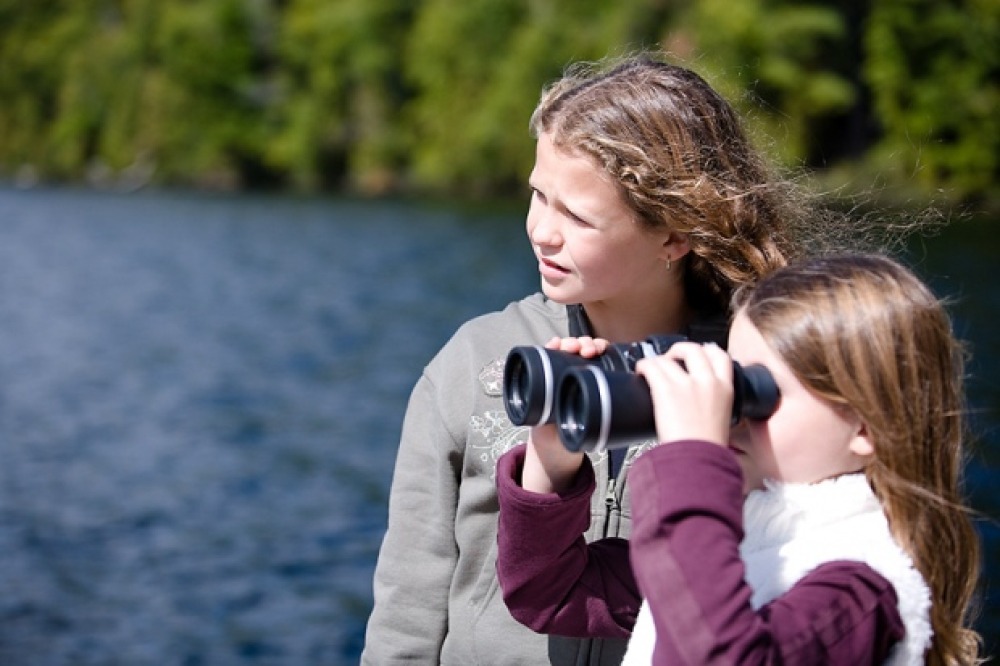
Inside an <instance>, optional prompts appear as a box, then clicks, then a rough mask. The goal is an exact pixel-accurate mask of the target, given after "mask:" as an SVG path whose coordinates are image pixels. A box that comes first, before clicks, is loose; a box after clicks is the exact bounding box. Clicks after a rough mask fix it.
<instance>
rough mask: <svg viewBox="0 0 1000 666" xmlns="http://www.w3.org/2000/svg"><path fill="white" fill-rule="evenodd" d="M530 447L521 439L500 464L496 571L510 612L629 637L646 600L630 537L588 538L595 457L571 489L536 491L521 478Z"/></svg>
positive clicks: (556, 629) (559, 631)
mask: <svg viewBox="0 0 1000 666" xmlns="http://www.w3.org/2000/svg"><path fill="white" fill-rule="evenodd" d="M524 454H525V447H524V446H518V447H517V448H515V449H513V450H512V451H509V452H508V453H506V454H505V455H504V456H503V457H502V458H501V459H500V460H499V462H498V464H497V491H498V497H499V501H500V514H499V529H498V535H497V545H498V554H497V576H498V578H499V581H500V588H501V590H502V591H503V598H504V601H505V602H506V603H507V607H508V608H509V609H510V612H511V615H513V616H514V618H516V619H517V620H518V621H519V622H521V623H522V624H524V625H527V626H528V627H530V628H531V629H533V630H534V631H537V632H540V633H547V634H555V635H560V636H573V637H578V638H626V637H628V636H629V635H630V633H631V631H632V626H633V625H634V624H635V617H636V614H637V613H638V610H639V604H640V599H639V591H638V588H637V587H636V583H635V579H634V578H633V576H632V568H631V566H630V564H629V559H628V542H627V541H625V540H624V539H601V540H599V541H595V542H593V543H591V544H589V545H588V544H587V543H586V542H585V540H584V538H583V534H584V532H585V531H586V530H587V529H588V528H589V527H590V498H591V495H592V494H593V492H594V486H595V484H594V472H593V469H592V468H591V466H590V462H589V460H585V461H584V466H583V468H581V470H580V473H579V474H578V475H577V478H576V480H575V482H574V484H573V487H572V488H570V489H569V490H567V491H566V492H565V493H562V494H555V493H551V494H547V493H533V492H530V491H527V490H524V489H523V488H521V486H520V481H521V468H522V466H523V464H524Z"/></svg>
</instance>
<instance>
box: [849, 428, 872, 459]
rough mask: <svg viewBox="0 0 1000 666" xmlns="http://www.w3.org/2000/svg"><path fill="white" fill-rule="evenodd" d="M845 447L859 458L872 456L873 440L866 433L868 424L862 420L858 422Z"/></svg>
mask: <svg viewBox="0 0 1000 666" xmlns="http://www.w3.org/2000/svg"><path fill="white" fill-rule="evenodd" d="M847 448H848V449H849V450H850V451H851V453H853V454H854V455H856V456H859V457H861V458H872V457H874V456H875V442H873V441H872V438H871V436H870V435H869V434H868V426H867V425H865V423H864V422H863V421H859V422H858V428H857V431H855V433H854V436H853V437H851V441H850V442H849V443H848V445H847Z"/></svg>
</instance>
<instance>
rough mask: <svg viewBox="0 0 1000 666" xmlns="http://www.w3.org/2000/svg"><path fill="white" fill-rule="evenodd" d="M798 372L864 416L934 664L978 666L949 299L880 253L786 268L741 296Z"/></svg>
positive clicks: (960, 362) (876, 475)
mask: <svg viewBox="0 0 1000 666" xmlns="http://www.w3.org/2000/svg"><path fill="white" fill-rule="evenodd" d="M734 309H738V310H740V311H742V312H744V313H745V314H746V316H747V317H748V318H749V320H750V321H751V322H752V323H753V324H754V326H755V327H756V328H757V329H758V330H759V331H760V333H761V335H762V336H763V337H764V339H765V340H766V341H767V343H768V344H769V345H770V346H771V348H772V349H773V350H774V351H775V352H776V353H778V354H779V355H780V356H781V358H782V359H783V360H784V361H785V362H786V363H787V364H788V366H789V367H790V368H791V369H792V371H793V372H794V373H795V375H796V376H797V377H798V379H799V380H800V381H801V382H802V383H803V385H805V386H806V387H808V388H809V389H810V390H812V391H813V392H815V393H816V394H817V395H819V396H821V397H822V398H824V399H826V400H828V401H830V402H831V403H833V404H836V405H843V406H845V407H847V408H849V409H851V410H853V411H854V412H855V413H857V414H858V415H859V417H860V418H861V420H862V422H863V423H864V424H865V425H866V427H867V428H868V432H869V435H870V436H871V437H872V440H873V442H874V446H875V456H874V460H873V461H872V462H871V463H870V464H869V465H868V467H867V468H866V470H865V474H866V476H867V478H868V480H869V483H870V484H871V486H872V489H873V490H874V492H875V494H876V495H877V496H878V498H879V500H880V501H881V503H882V507H883V509H884V511H885V513H886V516H887V518H888V520H889V526H890V529H891V530H892V533H893V536H894V537H895V539H896V541H897V542H898V543H899V545H900V546H901V547H902V548H903V549H905V550H906V551H907V552H908V553H909V554H910V556H911V557H912V558H913V561H914V564H915V565H916V567H917V570H918V571H920V573H921V574H922V575H923V577H924V579H925V581H926V582H927V584H928V586H929V587H930V590H931V626H932V628H933V630H934V637H933V641H932V644H931V648H930V650H929V651H928V653H927V663H928V664H932V665H942V666H943V665H949V666H950V665H953V664H975V663H977V661H978V651H979V644H980V637H979V635H978V634H977V633H976V632H975V631H973V630H972V629H971V628H970V624H971V607H972V601H973V597H974V594H975V590H976V585H977V582H978V577H979V549H980V546H979V540H978V537H977V535H976V532H975V530H974V528H973V525H972V521H971V518H970V515H969V510H968V508H967V507H966V506H965V504H964V503H963V500H962V497H961V492H960V491H961V474H962V467H963V463H964V455H965V453H964V449H963V444H964V439H965V434H966V433H965V430H964V428H965V421H964V414H963V412H964V389H963V373H964V356H965V353H964V350H963V348H962V345H961V343H960V342H959V341H958V340H957V339H956V338H955V336H954V335H953V333H952V327H951V322H950V320H949V317H948V315H947V313H946V311H945V308H944V307H943V305H942V303H941V302H940V301H939V300H938V299H937V298H935V296H934V294H933V293H932V292H931V291H930V289H928V288H927V286H926V285H924V284H923V283H922V282H921V281H920V280H919V279H918V278H917V277H916V276H915V275H914V274H913V273H912V272H911V271H910V270H908V269H907V268H905V267H903V266H902V265H901V264H899V263H898V262H896V261H894V260H892V259H889V258H887V257H883V256H874V255H844V256H836V257H827V258H820V259H814V260H811V261H808V262H805V263H801V264H797V265H793V266H789V267H787V268H784V269H781V270H779V271H778V272H776V273H774V274H773V275H771V276H769V277H767V278H765V279H764V280H763V281H762V282H761V283H759V284H758V285H757V286H756V287H755V286H752V285H751V286H748V287H746V288H744V289H742V290H740V291H739V292H737V294H736V295H735V297H734Z"/></svg>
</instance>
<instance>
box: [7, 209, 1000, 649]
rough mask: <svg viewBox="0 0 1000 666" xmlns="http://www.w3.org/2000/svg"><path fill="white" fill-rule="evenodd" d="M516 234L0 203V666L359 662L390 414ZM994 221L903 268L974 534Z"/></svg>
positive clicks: (459, 216)
mask: <svg viewBox="0 0 1000 666" xmlns="http://www.w3.org/2000/svg"><path fill="white" fill-rule="evenodd" d="M521 215H522V212H521V211H520V210H509V211H506V212H485V211H469V210H459V209H458V208H453V207H446V206H433V205H428V204H415V203H403V202H380V203H372V202H353V201H343V200H330V199H295V198H287V197H265V196H246V195H241V196H226V197H223V196H201V195H192V194H168V193H155V192H142V193H138V194H131V195H117V194H109V193H93V192H86V191H74V190H32V191H16V190H0V341H2V342H3V349H4V351H3V352H2V353H0V380H2V381H0V447H2V449H0V450H2V452H3V464H2V465H0V664H4V665H5V666H20V665H22V664H24V665H30V666H50V665H51V666H56V665H58V666H63V665H66V666H69V665H73V666H86V665H91V664H93V665H101V666H109V665H118V664H121V665H123V666H146V665H149V666H164V665H168V666H172V665H178V666H209V665H211V666H216V665H221V666H226V665H229V664H233V665H237V664H239V665H242V664H274V665H278V664H281V665H284V664H289V665H293V666H305V665H311V664H334V665H339V664H355V663H357V659H358V655H359V653H360V649H361V645H362V641H363V635H364V625H365V620H366V618H367V615H368V612H369V609H370V606H371V574H372V570H373V567H374V560H375V556H376V552H377V549H378V545H379V542H380V539H381V535H382V531H383V529H384V527H385V511H386V502H387V494H388V487H389V482H390V479H391V472H392V465H393V460H394V456H395V447H396V443H397V441H396V440H397V436H398V431H399V426H400V423H401V419H402V413H403V409H404V406H405V402H406V398H407V396H408V393H409V390H410V388H411V386H412V384H413V382H414V381H415V380H416V377H417V375H418V374H419V372H420V369H421V367H422V366H423V364H424V363H426V362H427V360H429V358H430V357H431V355H432V354H433V353H434V352H435V351H436V350H437V349H438V347H440V345H441V344H443V343H444V341H445V340H446V339H447V337H448V336H449V335H450V334H451V333H452V332H453V330H454V329H455V327H457V326H458V325H459V324H460V323H461V322H462V321H464V320H465V319H467V318H468V317H470V316H473V315H475V314H478V313H481V312H485V311H488V310H492V309H496V308H499V307H501V306H503V305H504V304H505V303H506V302H508V301H509V300H511V299H514V298H518V297H520V296H522V295H523V294H525V293H528V292H529V291H532V290H534V289H535V287H536V284H537V277H536V273H535V268H534V262H533V260H532V257H531V254H530V252H529V251H528V248H527V244H526V242H525V240H524V237H523V228H522V218H521ZM997 223H1000V221H994V223H993V224H992V225H986V224H982V223H979V224H971V223H970V224H964V223H963V224H961V225H956V226H955V227H953V228H950V229H949V230H947V231H946V232H945V233H944V234H943V235H941V236H940V237H936V238H932V239H929V240H926V241H924V242H923V244H922V245H920V246H914V254H913V257H914V261H916V262H917V268H918V270H919V271H920V272H921V273H922V274H924V275H925V276H926V277H928V278H929V279H930V280H931V282H932V284H933V285H934V286H935V288H936V289H937V290H938V292H939V293H941V294H949V295H953V296H955V297H956V304H955V310H954V311H955V313H956V324H957V326H958V329H959V332H960V334H961V335H962V336H963V337H965V338H967V339H968V340H969V341H970V343H971V346H972V351H973V354H974V357H973V358H974V362H973V365H972V367H971V378H970V395H971V397H972V407H973V410H974V414H975V421H974V426H975V428H976V431H977V433H979V442H978V444H977V447H976V450H975V457H974V458H973V460H972V461H971V463H970V468H969V471H970V473H969V491H970V494H971V496H972V499H973V503H974V504H975V506H976V507H977V508H978V509H980V510H981V511H982V512H983V513H984V514H986V515H987V516H992V517H993V518H994V520H995V519H996V517H997V516H1000V508H998V504H1000V503H998V493H997V491H996V490H995V487H996V484H997V483H998V482H1000V455H998V444H1000V432H998V430H997V428H998V426H1000V420H998V418H997V414H998V406H1000V380H998V378H1000V360H998V359H1000V348H998V347H1000V345H998V337H997V336H996V334H995V333H994V332H993V331H992V329H991V325H992V324H993V323H994V322H995V318H996V317H995V315H996V313H998V312H1000V295H998V293H997V290H995V289H993V288H992V279H993V276H994V273H995V270H996V266H997V257H1000V242H998V240H997V239H998V234H997V233H996V228H997V227H996V224H997ZM979 527H980V530H981V533H982V534H983V537H984V545H985V549H986V553H985V560H986V564H987V567H988V572H987V573H988V576H989V579H988V580H991V581H995V582H991V583H990V584H989V585H988V586H987V587H986V593H987V598H986V599H985V600H984V605H985V611H986V612H985V614H984V616H983V619H982V621H981V628H982V630H983V631H984V632H986V633H987V634H988V635H989V637H990V641H991V642H990V646H991V649H995V647H996V642H995V638H993V637H994V636H996V635H997V634H1000V568H998V564H1000V530H998V527H997V525H996V523H995V522H989V521H988V520H986V519H984V520H983V521H981V522H980V523H979Z"/></svg>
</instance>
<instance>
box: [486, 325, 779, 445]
mask: <svg viewBox="0 0 1000 666" xmlns="http://www.w3.org/2000/svg"><path fill="white" fill-rule="evenodd" d="M682 340H686V338H685V337H684V336H681V335H655V336H650V337H648V338H646V339H645V340H642V341H639V342H630V343H625V344H613V345H609V346H608V349H607V350H606V351H605V352H604V353H603V354H601V355H599V356H596V357H594V358H583V357H582V356H580V355H578V354H572V353H569V352H563V351H554V350H551V349H545V348H544V347H540V346H537V345H536V346H522V347H514V348H513V349H511V350H510V352H509V353H508V354H507V362H506V364H505V366H504V375H503V396H504V406H505V408H506V410H507V416H508V417H509V418H510V420H511V422H512V423H514V424H515V425H529V426H534V425H541V424H543V423H553V422H554V423H556V425H557V428H558V431H559V438H560V439H561V440H562V443H563V445H564V446H565V447H566V448H567V449H569V450H570V451H601V450H604V449H613V448H620V447H624V446H629V445H631V444H634V443H636V442H640V441H643V440H647V439H651V438H654V437H655V436H656V424H655V420H654V416H653V414H654V410H653V401H652V397H651V396H650V394H649V385H648V384H647V383H646V380H645V378H644V377H641V376H640V375H637V374H635V365H636V363H637V362H638V361H639V360H640V359H642V358H646V357H650V356H657V355H660V354H662V353H664V352H665V351H667V349H669V348H670V347H671V346H672V345H673V344H674V343H675V342H680V341H682ZM777 405H778V387H777V385H776V384H775V383H774V378H773V377H772V376H771V373H770V372H769V371H768V370H767V368H765V367H764V366H761V365H750V366H746V367H743V366H741V365H739V364H738V363H736V362H735V361H734V362H733V413H732V422H733V424H736V423H738V422H739V421H740V419H743V418H750V419H766V418H768V417H769V416H771V414H773V413H774V410H775V409H776V408H777Z"/></svg>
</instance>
